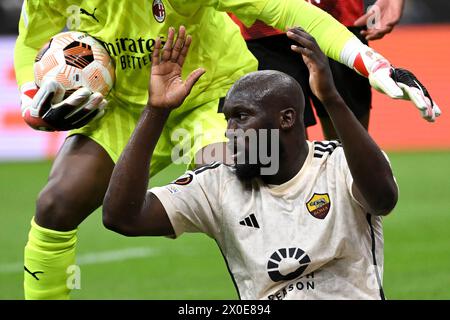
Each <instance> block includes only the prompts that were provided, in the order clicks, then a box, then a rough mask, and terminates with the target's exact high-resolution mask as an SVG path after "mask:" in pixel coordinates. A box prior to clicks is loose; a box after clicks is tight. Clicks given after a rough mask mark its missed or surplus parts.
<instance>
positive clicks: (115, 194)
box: [103, 107, 169, 233]
mask: <svg viewBox="0 0 450 320" xmlns="http://www.w3.org/2000/svg"><path fill="white" fill-rule="evenodd" d="M168 115H169V111H168V110H165V109H156V108H151V107H147V108H146V109H145V110H144V112H143V113H142V115H141V117H140V119H139V122H138V124H137V126H136V129H135V130H134V132H133V134H132V136H131V138H130V140H129V142H128V144H127V145H126V147H125V149H124V151H123V152H122V154H121V156H120V158H119V160H118V161H117V164H116V166H115V168H114V171H113V173H112V176H111V180H110V182H109V187H108V190H107V192H106V195H105V198H104V201H103V222H104V224H105V226H108V227H110V228H112V229H115V230H126V229H127V226H133V224H136V222H137V221H139V215H140V212H141V209H142V207H143V205H144V201H145V196H146V193H147V189H148V183H149V171H150V161H151V158H152V155H153V151H154V149H155V147H156V144H157V142H158V139H159V137H160V135H161V133H162V130H163V127H164V124H165V122H166V120H167V118H168ZM124 233H126V232H124Z"/></svg>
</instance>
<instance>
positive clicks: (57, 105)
mask: <svg viewBox="0 0 450 320" xmlns="http://www.w3.org/2000/svg"><path fill="white" fill-rule="evenodd" d="M20 91H21V109H22V117H23V118H24V120H25V122H26V123H27V124H28V125H29V126H30V127H31V128H33V129H36V130H43V131H66V130H72V129H78V128H81V127H83V126H84V125H86V124H87V123H88V122H90V121H92V120H93V119H98V118H100V117H101V116H103V114H104V112H105V111H104V109H105V107H106V104H107V102H106V100H105V99H103V95H102V94H101V93H92V92H91V91H90V90H89V89H86V88H80V89H78V90H76V91H75V92H73V93H72V94H70V95H69V96H67V97H65V94H66V90H65V89H64V88H63V86H62V85H61V84H60V83H58V82H57V81H55V80H51V79H49V80H46V81H45V82H44V83H43V84H42V86H41V88H38V87H37V86H36V85H35V84H34V83H32V82H28V83H26V84H24V85H23V86H22V87H21V88H20Z"/></svg>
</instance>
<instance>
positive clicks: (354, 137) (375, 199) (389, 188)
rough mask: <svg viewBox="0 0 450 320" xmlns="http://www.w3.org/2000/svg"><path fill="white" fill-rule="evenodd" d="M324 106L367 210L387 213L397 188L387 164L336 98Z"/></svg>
mask: <svg viewBox="0 0 450 320" xmlns="http://www.w3.org/2000/svg"><path fill="white" fill-rule="evenodd" d="M325 106H326V107H327V111H328V113H329V115H330V118H331V120H332V122H333V125H334V127H335V128H336V132H337V134H338V136H339V138H340V140H341V142H342V144H343V147H344V152H345V157H346V159H347V163H348V165H349V168H350V172H351V174H352V177H353V180H354V184H355V185H356V187H357V188H358V190H359V191H360V192H361V195H362V197H363V198H364V200H365V202H366V205H367V206H368V208H366V209H368V210H370V211H371V213H372V214H387V213H388V212H390V211H391V209H392V208H393V207H394V206H395V204H396V202H397V185H396V183H395V181H394V177H393V174H392V170H391V167H390V165H389V162H388V161H387V160H386V158H385V156H384V154H383V153H382V151H381V150H380V148H379V147H378V145H377V144H376V143H375V142H374V141H373V139H372V138H371V137H370V135H369V134H368V133H367V131H366V130H365V129H364V128H363V126H362V125H361V124H360V123H359V121H358V120H357V119H356V117H355V116H354V115H353V113H352V112H351V111H350V110H349V108H348V107H347V105H346V104H345V102H344V101H343V100H342V98H341V97H340V96H339V95H336V96H335V97H334V98H332V99H330V100H328V101H326V102H325Z"/></svg>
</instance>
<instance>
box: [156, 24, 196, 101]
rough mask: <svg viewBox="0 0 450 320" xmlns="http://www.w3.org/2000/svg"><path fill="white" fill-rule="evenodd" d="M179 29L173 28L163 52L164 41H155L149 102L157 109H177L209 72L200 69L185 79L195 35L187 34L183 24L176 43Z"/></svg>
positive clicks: (170, 29) (170, 30)
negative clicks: (184, 66) (176, 32)
mask: <svg viewBox="0 0 450 320" xmlns="http://www.w3.org/2000/svg"><path fill="white" fill-rule="evenodd" d="M174 37H175V29H174V28H172V27H170V28H169V33H168V37H167V42H166V43H165V45H164V48H163V49H162V53H161V54H160V51H161V40H160V39H158V40H157V41H156V43H155V49H154V51H153V54H152V70H151V76H150V86H149V103H150V105H151V106H152V107H155V108H165V109H174V108H177V107H179V106H180V105H181V104H182V103H183V101H184V99H186V97H187V96H188V95H189V93H190V92H191V89H192V87H193V86H194V84H195V83H196V82H197V80H198V79H199V78H200V77H201V76H202V75H203V74H204V73H205V70H204V69H202V68H200V69H197V70H194V71H193V72H192V73H191V74H190V75H189V76H188V77H187V79H186V81H183V79H182V78H181V74H182V68H183V64H184V61H185V59H186V55H187V53H188V51H189V46H190V45H191V42H192V38H191V36H187V37H186V30H185V28H184V27H183V26H181V27H180V29H179V32H178V37H177V39H176V41H175V44H174Z"/></svg>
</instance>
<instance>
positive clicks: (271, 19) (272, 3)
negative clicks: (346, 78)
mask: <svg viewBox="0 0 450 320" xmlns="http://www.w3.org/2000/svg"><path fill="white" fill-rule="evenodd" d="M258 19H260V20H262V21H264V22H265V23H267V24H269V25H271V26H273V27H275V28H278V29H280V30H285V29H286V27H294V26H300V27H302V28H303V29H305V30H306V31H307V32H308V33H309V34H311V35H312V36H313V37H314V38H315V39H316V40H317V43H318V44H319V46H320V48H321V49H322V51H323V52H324V53H325V54H326V55H327V56H328V57H330V58H332V59H334V60H336V61H339V62H342V63H346V62H347V61H343V59H342V57H341V53H342V52H343V50H344V48H345V46H346V44H347V42H348V41H349V40H350V39H356V41H359V40H357V38H356V37H355V36H354V35H353V34H352V33H351V32H350V31H348V29H347V28H346V27H345V26H343V25H342V24H341V23H339V22H338V21H337V20H336V19H334V18H333V17H332V16H331V15H329V14H328V13H326V12H325V11H323V10H321V9H319V8H318V7H316V6H314V5H312V4H310V3H308V2H306V1H299V0H269V1H268V2H267V4H266V6H265V8H264V9H263V11H262V12H261V15H260V17H259V18H258ZM361 45H362V43H361ZM350 67H352V66H350Z"/></svg>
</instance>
